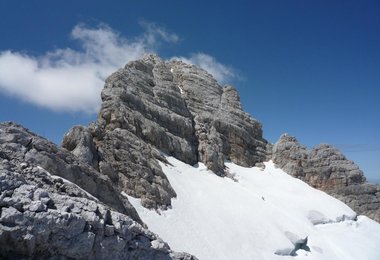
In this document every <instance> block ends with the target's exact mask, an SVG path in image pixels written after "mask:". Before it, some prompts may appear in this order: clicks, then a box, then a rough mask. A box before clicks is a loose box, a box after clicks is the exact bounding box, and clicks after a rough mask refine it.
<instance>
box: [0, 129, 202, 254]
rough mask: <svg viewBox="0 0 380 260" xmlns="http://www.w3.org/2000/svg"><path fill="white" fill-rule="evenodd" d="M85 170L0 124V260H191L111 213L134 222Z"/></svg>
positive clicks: (65, 154)
mask: <svg viewBox="0 0 380 260" xmlns="http://www.w3.org/2000/svg"><path fill="white" fill-rule="evenodd" d="M45 152H46V153H45ZM31 155H33V156H31ZM45 156H47V157H49V158H48V159H47V158H45ZM31 158H34V159H31ZM44 158H45V159H44ZM50 161H51V162H54V163H56V168H54V167H52V166H51V164H50V163H47V162H50ZM65 164H69V165H71V166H73V167H74V168H75V169H72V168H70V167H68V166H67V167H66V168H65V167H63V165H65ZM87 167H88V166H83V165H81V163H80V162H78V161H77V160H75V159H74V158H73V156H72V155H71V154H70V153H69V152H67V151H65V150H61V149H58V148H57V147H55V146H54V145H53V144H51V143H49V142H48V141H46V140H44V139H42V138H40V137H38V136H36V135H33V134H32V133H30V132H28V131H27V130H26V129H24V128H22V127H21V126H19V125H16V124H13V123H1V124H0V258H5V259H8V258H31V259H34V258H52V257H53V258H59V259H66V258H75V259H195V258H194V257H192V256H190V255H188V254H184V253H175V252H172V251H171V250H170V248H169V246H168V245H167V244H166V243H165V242H163V241H162V240H161V239H160V238H158V237H157V236H156V235H155V234H153V233H152V232H150V231H148V230H146V229H145V228H144V227H143V226H141V225H140V224H139V223H137V222H136V221H134V220H133V219H132V218H130V217H129V216H127V215H124V214H122V213H120V212H117V211H115V210H114V209H117V210H119V211H121V212H126V213H128V214H131V215H132V216H133V215H134V214H135V216H134V217H135V218H138V216H137V214H136V213H135V212H134V209H133V208H132V207H131V208H129V209H128V208H126V207H125V206H124V204H123V201H122V199H121V198H119V197H118V196H116V195H115V194H116V193H113V190H112V189H111V190H110V187H109V186H108V184H107V183H108V182H107V178H106V177H104V176H101V175H99V173H97V175H96V176H93V175H95V173H94V170H91V168H90V167H88V168H89V169H87ZM47 169H49V170H47ZM53 174H54V175H53ZM80 175H83V176H84V177H83V179H82V178H81V177H80ZM59 176H63V177H65V178H66V177H67V179H71V180H74V181H76V183H77V184H78V185H81V186H82V187H85V188H86V190H85V189H82V188H81V187H79V186H78V185H76V184H74V183H73V182H70V181H68V180H66V179H64V178H61V177H59ZM73 178H74V179H73ZM98 178H99V180H97V179H98ZM87 182H90V183H91V182H92V183H93V184H91V185H94V186H96V187H98V189H102V190H103V192H104V194H103V195H100V194H99V193H95V192H93V191H92V190H91V188H89V187H88V185H89V184H88V183H87ZM90 193H91V194H90ZM104 196H110V198H109V199H106V198H105V197H104ZM111 199H112V200H114V201H113V202H112V200H111ZM124 200H125V201H124V203H125V202H128V201H127V200H126V199H124ZM105 203H106V204H109V205H112V207H113V208H111V207H109V206H107V205H105ZM132 210H133V212H132Z"/></svg>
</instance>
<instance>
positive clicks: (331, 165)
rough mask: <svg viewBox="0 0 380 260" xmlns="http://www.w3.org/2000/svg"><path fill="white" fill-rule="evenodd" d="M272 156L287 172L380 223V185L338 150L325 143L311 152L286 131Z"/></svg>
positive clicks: (275, 146)
mask: <svg viewBox="0 0 380 260" xmlns="http://www.w3.org/2000/svg"><path fill="white" fill-rule="evenodd" d="M271 158H272V160H273V162H274V163H276V165H277V166H278V167H279V168H281V169H283V170H284V171H285V172H287V173H289V174H291V175H293V176H294V177H297V178H299V179H301V180H303V181H305V182H306V183H308V184H309V185H311V186H313V187H315V188H317V189H320V190H323V191H325V192H327V193H328V194H330V195H332V196H334V197H336V198H338V199H340V200H341V201H343V202H344V203H346V204H347V205H349V206H350V207H351V208H352V209H353V210H355V211H356V212H357V213H359V214H363V215H366V216H368V217H371V218H372V219H374V220H376V221H378V222H380V185H373V184H369V183H366V179H365V177H364V175H363V172H362V171H361V170H360V169H359V167H358V166H357V165H356V164H354V163H353V162H352V161H350V160H347V159H346V157H345V156H344V155H343V154H342V153H341V152H340V151H339V150H338V149H336V148H334V147H332V146H331V145H327V144H322V145H319V146H317V147H315V148H313V149H312V150H310V151H309V150H308V149H306V147H304V146H302V145H301V144H300V143H299V142H298V141H297V139H296V138H295V137H292V136H289V135H286V134H285V135H282V136H281V137H280V139H279V141H278V142H277V143H276V144H275V145H274V146H273V154H272V156H271Z"/></svg>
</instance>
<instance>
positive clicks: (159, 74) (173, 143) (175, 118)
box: [62, 55, 267, 208]
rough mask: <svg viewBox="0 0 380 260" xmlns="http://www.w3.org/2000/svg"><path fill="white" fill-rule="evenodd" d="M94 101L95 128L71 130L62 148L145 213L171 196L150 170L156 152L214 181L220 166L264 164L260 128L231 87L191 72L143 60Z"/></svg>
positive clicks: (115, 78)
mask: <svg viewBox="0 0 380 260" xmlns="http://www.w3.org/2000/svg"><path fill="white" fill-rule="evenodd" d="M101 97H102V101H103V103H102V107H101V109H100V112H99V115H98V120H97V123H96V124H92V125H90V126H89V127H88V128H83V127H74V128H73V129H71V130H70V131H69V133H68V134H67V135H66V136H65V137H64V140H63V143H62V146H63V147H65V148H67V149H68V150H70V151H72V152H73V153H74V154H75V155H76V156H78V157H79V158H81V160H82V161H85V162H87V163H89V164H91V165H93V166H94V167H96V168H97V169H99V171H100V172H101V173H103V174H104V175H106V176H109V178H110V179H111V180H112V181H113V183H114V185H115V186H116V187H117V188H118V190H119V191H124V192H126V193H127V194H129V195H131V196H134V197H139V198H141V200H142V203H143V205H144V206H145V207H148V208H158V207H161V208H166V207H167V206H169V205H170V203H171V198H173V197H175V196H176V194H175V192H174V190H173V189H172V187H171V186H170V184H169V182H168V180H167V178H166V177H165V175H164V174H163V172H162V170H161V167H160V166H159V164H158V163H157V159H159V160H164V158H163V156H162V155H161V153H165V154H168V155H171V156H174V157H176V158H177V159H179V160H181V161H183V162H186V163H188V164H195V163H197V162H198V161H200V162H203V163H205V164H206V165H207V167H208V168H209V169H210V170H212V171H214V172H215V173H216V174H218V175H224V161H225V160H231V161H233V162H235V163H238V164H240V165H243V166H253V165H255V164H256V163H257V162H262V161H265V158H266V150H265V149H266V145H267V142H266V141H265V139H263V138H262V130H261V124H260V123H259V122H258V121H256V120H255V119H253V118H252V117H251V116H249V115H248V114H247V113H245V112H243V111H242V108H241V104H240V100H239V96H238V94H237V92H236V90H235V89H234V88H233V87H230V86H225V87H221V86H220V85H219V84H218V83H217V81H216V80H215V79H214V78H213V77H212V76H211V75H210V74H209V73H207V72H206V71H204V70H202V69H200V68H198V67H196V66H193V65H189V64H185V63H182V62H178V61H172V62H165V61H163V60H161V59H160V58H158V57H157V56H155V55H147V56H145V57H144V58H143V59H141V60H137V61H133V62H130V63H128V64H127V65H126V66H125V68H123V69H120V70H119V71H117V72H115V73H114V74H112V75H111V76H110V77H109V78H108V79H107V80H106V84H105V87H104V89H103V91H102V95H101ZM88 133H91V136H92V140H91V138H89V134H88Z"/></svg>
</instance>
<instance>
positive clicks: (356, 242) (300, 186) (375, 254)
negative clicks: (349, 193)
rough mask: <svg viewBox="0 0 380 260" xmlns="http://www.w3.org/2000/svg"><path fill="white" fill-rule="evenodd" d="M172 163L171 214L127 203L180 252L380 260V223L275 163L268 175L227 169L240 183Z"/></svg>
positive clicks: (201, 256)
mask: <svg viewBox="0 0 380 260" xmlns="http://www.w3.org/2000/svg"><path fill="white" fill-rule="evenodd" d="M167 159H168V161H169V162H170V164H171V165H165V164H161V166H162V168H163V170H164V172H165V174H166V176H167V177H168V179H169V181H170V183H171V185H172V186H173V188H174V190H175V191H176V193H177V198H176V199H173V200H172V205H173V207H172V209H169V210H166V211H160V212H157V211H153V210H148V209H146V208H144V207H142V206H141V203H140V200H139V199H135V198H132V197H128V198H129V200H130V201H131V203H132V204H133V205H134V206H135V208H136V209H137V211H138V213H139V215H140V217H141V219H142V220H143V221H144V222H145V223H146V224H147V225H148V227H149V229H150V230H151V231H153V232H155V233H156V234H158V235H159V236H161V237H162V238H163V239H164V240H165V241H166V242H168V243H169V245H170V246H171V248H172V249H173V250H176V251H185V252H189V253H191V254H193V255H195V256H197V257H198V258H199V259H294V258H295V259H344V260H349V259H355V260H357V259H373V260H378V259H380V224H378V223H376V222H374V221H372V220H370V219H369V218H367V217H364V216H359V217H358V218H357V219H356V215H355V213H354V212H353V211H352V210H351V209H350V208H349V207H348V206H346V205H345V204H343V203H342V202H340V201H338V200H336V199H334V198H332V197H331V196H329V195H327V194H326V193H324V192H321V191H318V190H316V189H314V188H312V187H310V186H308V185H307V184H306V183H304V182H302V181H300V180H298V179H295V178H293V177H291V176H289V175H288V174H286V173H284V172H283V171H282V170H280V169H276V168H275V167H274V165H273V163H272V162H268V163H265V165H266V167H265V169H264V170H262V169H260V168H257V167H254V168H243V167H240V166H237V165H235V164H233V163H226V166H227V167H228V168H229V171H230V173H231V174H232V175H234V179H236V180H237V181H234V180H233V179H231V178H220V177H218V176H216V175H215V174H213V173H211V172H209V171H208V170H207V169H206V167H205V166H204V165H203V164H199V165H198V166H197V167H192V166H190V165H187V164H184V163H182V162H180V161H178V160H176V159H174V158H172V157H168V158H167ZM306 238H307V242H306V243H305V241H306ZM298 247H301V249H299V250H296V249H297V248H298ZM290 255H293V256H290Z"/></svg>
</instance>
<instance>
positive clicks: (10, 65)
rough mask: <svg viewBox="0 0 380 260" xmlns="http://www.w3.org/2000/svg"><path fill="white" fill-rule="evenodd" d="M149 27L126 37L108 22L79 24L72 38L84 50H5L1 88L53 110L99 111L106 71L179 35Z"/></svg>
mask: <svg viewBox="0 0 380 260" xmlns="http://www.w3.org/2000/svg"><path fill="white" fill-rule="evenodd" d="M146 26H147V28H148V30H147V31H146V32H145V33H144V34H143V35H142V36H140V37H138V38H135V39H133V40H128V39H126V38H124V37H122V36H120V35H119V34H118V33H117V32H115V31H113V30H112V29H111V28H110V27H108V26H105V25H101V26H99V27H98V28H88V27H86V26H84V25H77V26H76V27H75V28H74V29H73V30H72V32H71V37H72V38H73V39H74V40H77V41H78V42H79V43H80V44H81V47H82V48H81V50H80V51H77V50H73V49H70V48H66V49H57V50H54V51H51V52H47V53H46V54H45V55H43V56H42V57H34V56H30V55H27V54H22V53H20V52H12V51H3V52H1V53H0V91H2V92H5V93H7V94H10V95H12V96H15V97H18V98H21V99H23V100H25V101H27V102H30V103H33V104H36V105H39V106H43V107H47V108H49V109H53V110H59V111H83V112H86V113H96V112H97V110H98V109H99V106H100V92H101V90H102V88H103V85H104V80H105V78H106V77H107V76H108V75H110V74H111V73H112V72H114V71H116V70H117V69H118V68H120V67H122V66H124V65H125V64H126V63H127V62H128V61H131V60H134V59H137V58H139V57H141V56H142V55H143V54H145V53H147V52H152V51H154V50H155V44H157V42H158V41H160V40H163V41H175V40H176V39H177V38H178V37H177V38H176V35H175V34H171V33H168V32H166V30H165V29H163V28H161V27H158V26H156V25H154V24H149V23H146ZM152 39H154V41H152Z"/></svg>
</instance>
